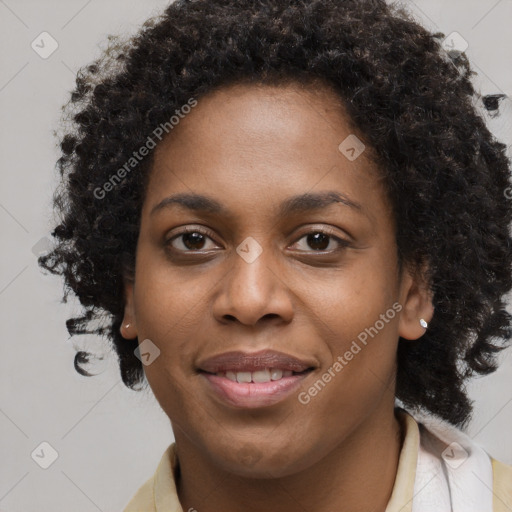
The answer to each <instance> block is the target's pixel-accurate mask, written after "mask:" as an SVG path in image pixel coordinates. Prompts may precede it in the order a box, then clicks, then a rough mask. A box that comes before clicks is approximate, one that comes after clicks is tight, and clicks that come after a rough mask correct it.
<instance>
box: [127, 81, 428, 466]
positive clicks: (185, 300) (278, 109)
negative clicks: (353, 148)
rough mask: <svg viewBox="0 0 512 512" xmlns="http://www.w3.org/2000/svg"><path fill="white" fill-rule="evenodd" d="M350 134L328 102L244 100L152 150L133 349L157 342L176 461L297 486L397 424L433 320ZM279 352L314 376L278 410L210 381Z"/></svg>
mask: <svg viewBox="0 0 512 512" xmlns="http://www.w3.org/2000/svg"><path fill="white" fill-rule="evenodd" d="M354 134H355V132H354V131H353V130H352V129H351V128H350V127H349V125H348V123H347V120H346V117H345V115H344V111H343V109H342V107H341V106H340V104H339V100H338V98H337V96H336V95H335V93H334V92H332V91H330V90H329V89H327V88H325V87H306V88H302V87H300V86H294V85H287V86H279V87H275V86H255V85H235V86H229V87H225V88H222V89H219V90H217V91H215V92H213V93H210V94H209V95H208V96H205V97H203V98H200V99H199V101H198V104H197V106H196V107H195V108H194V109H193V110H192V111H191V112H190V113H189V114H188V115H187V116H186V117H185V118H184V119H181V120H180V122H179V125H177V126H175V127H174V129H173V131H172V132H171V133H170V135H169V136H168V138H167V139H164V140H163V142H162V143H161V145H160V146H158V147H157V148H156V149H155V155H154V157H155V158H154V167H153V169H152V172H151V175H150V178H149V183H148V189H147V195H146V197H145V201H144V205H143V209H142V216H141V225H140V234H139V239H138V246H137V254H136V268H135V279H134V281H133V282H130V281H127V282H126V306H125V318H124V322H123V324H124V323H129V324H130V327H129V328H128V329H126V328H123V330H122V333H123V336H125V337H126V338H134V337H135V336H137V337H138V340H139V344H140V343H142V342H143V341H144V340H150V342H147V341H146V342H145V343H146V344H147V343H150V344H149V345H146V348H147V347H150V348H149V353H150V355H149V356H148V361H151V362H150V364H147V365H145V366H144V371H145V374H146V377H147V379H148V382H149V384H150V386H151V388H152V390H153V392H154V394H155V396H156V398H157V400H158V401H159V403H160V405H161V406H162V408H163V410H164V411H165V412H166V413H167V415H168V416H169V418H170V420H171V423H172V425H173V430H174V433H175V436H176V439H177V441H178V443H179V438H183V439H185V436H186V439H187V440H188V441H187V442H190V443H191V444H193V445H194V446H196V447H197V448H198V449H199V450H200V451H201V453H204V454H207V455H206V456H207V457H208V458H209V460H210V461H212V462H214V463H215V464H217V465H219V466H221V467H223V468H225V469H227V470H229V471H231V472H234V473H238V474H240V475H248V476H249V475H252V476H258V475H259V476H261V475H263V474H265V473H267V472H270V473H272V474H273V475H275V476H278V475H287V474H291V473H293V472H296V471H299V470H300V469H304V468H307V467H309V466H311V465H312V464H314V463H316V462H317V461H319V460H320V459H321V458H322V457H324V456H326V455H327V454H328V453H329V452H330V451H332V450H333V448H334V447H336V446H338V445H340V443H343V442H345V441H347V440H348V439H349V438H350V436H353V435H355V433H357V431H358V429H360V428H362V426H363V425H364V424H365V423H366V422H369V421H379V419H381V418H383V417H384V415H386V414H392V411H393V403H394V378H395V373H396V363H395V359H396V350H397V343H398V337H399V336H402V337H404V338H407V339H415V338H418V337H420V336H421V335H422V334H423V333H424V329H423V328H422V327H421V325H420V324H419V319H420V318H422V317H423V318H425V319H426V320H427V321H428V320H430V316H431V312H432V311H431V306H430V303H429V301H428V297H427V296H426V294H425V292H424V291H423V289H422V288H421V286H420V285H419V284H418V283H417V282H416V281H415V280H414V279H413V278H412V277H411V275H410V274H409V273H408V272H407V270H406V269H405V270H404V271H403V272H399V270H398V262H397V247H396V241H395V225H394V221H393V218H392V214H391V209H390V206H389V204H388V201H387V198H386V195H385V193H384V189H383V186H382V182H381V178H380V174H379V170H378V169H377V168H376V167H375V165H374V164H372V162H371V161H370V159H369V158H368V156H369V149H368V148H366V149H365V150H364V151H363V152H362V153H361V154H360V155H359V156H357V158H355V159H353V158H352V159H349V158H347V156H346V155H347V153H346V152H345V153H344V152H343V150H340V149H339V146H340V143H342V141H344V140H345V139H346V138H347V137H348V136H350V135H352V136H353V135H354ZM356 136H357V135H356ZM359 138H360V139H361V137H359ZM349 140H350V139H349ZM348 154H349V155H350V156H352V154H351V153H350V152H349V153H348ZM177 194H195V195H200V196H205V197H206V198H207V199H208V201H209V202H207V201H205V200H202V201H200V200H196V201H192V200H190V198H189V200H188V201H181V202H179V201H174V200H170V199H169V198H173V196H174V199H176V195H177ZM305 194H307V195H308V196H304V195H305ZM322 194H323V195H324V198H325V197H327V198H329V197H330V198H331V199H332V198H334V197H336V198H337V199H336V201H328V200H327V201H322V200H321V195H322ZM297 196H303V198H302V201H300V200H297V199H295V200H294V201H293V200H292V198H296V197H297ZM212 202H214V203H213V206H212ZM286 205H287V206H288V208H286V209H284V206H286ZM365 334H366V337H365ZM363 340H364V341H363ZM155 347H156V348H155ZM357 347H358V348H359V350H358V349H357ZM267 349H268V350H276V351H279V352H283V353H285V354H287V355H291V356H293V357H296V358H298V359H299V360H302V361H305V362H307V364H308V367H310V368H313V370H310V371H308V372H306V373H304V374H302V375H301V376H299V377H297V376H293V375H292V378H291V380H293V382H294V384H293V385H292V384H290V385H289V386H288V388H287V389H288V391H287V392H281V394H280V395H279V399H276V398H275V397H274V398H268V397H264V398H261V399H258V398H257V395H258V393H254V396H255V397H256V398H254V397H253V399H247V397H246V400H245V401H244V399H243V398H241V399H240V400H241V401H239V402H237V401H233V400H230V399H229V398H228V397H227V396H223V394H222V393H221V392H218V391H216V389H217V388H216V385H215V384H213V383H212V379H210V378H209V377H207V376H206V374H205V373H204V372H202V371H200V370H199V367H200V366H201V365H202V363H204V362H205V361H206V360H207V359H209V358H211V357H213V356H217V355H219V354H223V353H225V352H231V351H241V352H245V353H249V354H251V353H254V352H259V351H261V350H267ZM158 350H159V351H160V352H159V354H158V355H157V357H155V354H157V351H158ZM151 354H152V355H151ZM350 354H352V356H350ZM340 358H341V359H340ZM342 361H343V362H342ZM336 363H338V364H337V365H336ZM276 364H277V363H276ZM329 376H330V378H329ZM219 378H224V377H219ZM319 380H320V381H321V382H323V385H321V384H319V383H318V381H319ZM276 382H277V381H276ZM315 383H316V387H315ZM252 385H258V384H253V383H250V384H248V383H247V384H245V386H252ZM267 387H268V385H267ZM246 389H248V388H246ZM315 389H316V392H315ZM290 390H291V391H290ZM248 393H250V391H249V392H248ZM251 400H252V401H251ZM248 461H250V464H248V463H247V462H248Z"/></svg>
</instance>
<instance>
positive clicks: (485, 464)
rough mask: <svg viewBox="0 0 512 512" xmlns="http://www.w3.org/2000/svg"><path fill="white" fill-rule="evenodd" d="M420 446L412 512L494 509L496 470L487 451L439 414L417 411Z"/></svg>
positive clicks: (472, 511) (467, 511) (488, 510)
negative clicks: (438, 415) (433, 415)
mask: <svg viewBox="0 0 512 512" xmlns="http://www.w3.org/2000/svg"><path fill="white" fill-rule="evenodd" d="M414 418H415V419H416V421H417V422H418V424H419V429H420V446H419V451H418V464H417V469H416V479H415V482H414V497H413V504H412V512H492V510H493V492H492V489H493V471H492V463H491V458H490V457H489V455H488V454H487V452H486V451H485V450H484V449H483V448H482V447H481V446H480V445H479V444H478V443H476V442H475V441H473V440H472V439H471V438H470V437H469V436H468V435H466V434H465V433H464V432H462V431H461V430H459V429H457V428H456V427H454V426H453V425H451V424H450V423H448V422H445V421H443V420H440V419H438V418H432V417H430V416H422V415H418V414H414Z"/></svg>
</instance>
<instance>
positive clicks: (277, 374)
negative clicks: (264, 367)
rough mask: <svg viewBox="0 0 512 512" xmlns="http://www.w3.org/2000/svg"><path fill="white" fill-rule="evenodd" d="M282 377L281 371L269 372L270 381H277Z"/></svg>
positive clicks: (275, 369) (273, 369) (276, 369)
mask: <svg viewBox="0 0 512 512" xmlns="http://www.w3.org/2000/svg"><path fill="white" fill-rule="evenodd" d="M282 376H283V370H280V369H279V368H272V370H270V378H271V379H272V380H279V379H280V378H281V377H282Z"/></svg>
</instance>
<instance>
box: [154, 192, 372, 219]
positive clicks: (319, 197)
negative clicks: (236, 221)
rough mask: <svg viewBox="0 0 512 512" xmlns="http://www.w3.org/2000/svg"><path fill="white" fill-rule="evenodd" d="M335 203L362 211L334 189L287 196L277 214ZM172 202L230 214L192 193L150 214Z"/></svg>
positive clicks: (171, 198)
mask: <svg viewBox="0 0 512 512" xmlns="http://www.w3.org/2000/svg"><path fill="white" fill-rule="evenodd" d="M335 203H341V204H344V205H345V206H348V207H350V208H352V209H354V210H356V211H358V212H361V213H362V211H363V207H362V206H361V205H360V204H359V203H356V202H355V201H352V200H351V199H349V198H348V197H346V196H345V195H344V194H341V193H340V192H335V191H327V192H317V193H312V192H307V193H305V194H299V195H296V196H292V197H289V198H288V199H286V200H284V201H283V202H282V203H281V205H280V206H279V211H278V215H279V216H280V217H286V216H288V215H292V214H295V213H302V212H310V211H314V210H321V209H323V208H326V207H328V206H330V205H331V204H335ZM174 204H178V205H180V206H183V207H185V208H187V209H188V210H192V211H195V212H199V213H201V212H202V213H212V214H218V215H226V216H228V215H229V214H230V212H229V210H228V209H227V208H226V207H225V206H223V205H222V204H221V203H219V202H218V201H216V200H215V199H212V198H211V197H207V196H204V195H200V194H194V193H181V194H174V195H172V196H169V197H166V198H165V199H163V200H162V201H160V202H159V203H158V204H157V205H155V206H154V207H153V208H152V210H151V212H150V215H153V214H155V213H157V212H158V211H160V210H163V209H165V208H168V207H169V206H171V205H174Z"/></svg>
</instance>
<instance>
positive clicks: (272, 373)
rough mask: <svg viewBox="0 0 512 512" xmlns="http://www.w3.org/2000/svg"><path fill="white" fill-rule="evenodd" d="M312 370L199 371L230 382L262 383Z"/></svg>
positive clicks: (303, 373)
mask: <svg viewBox="0 0 512 512" xmlns="http://www.w3.org/2000/svg"><path fill="white" fill-rule="evenodd" d="M312 370H313V368H312V367H311V368H307V369H306V370H304V371H301V372H294V371H292V370H282V369H280V368H265V369H263V370H257V371H236V372H235V371H224V372H216V373H212V372H207V371H205V370H200V371H199V372H200V373H205V374H207V375H216V376H218V377H224V378H226V379H229V380H230V381H232V382H238V383H264V382H272V381H279V380H281V379H284V378H286V377H291V376H294V375H305V374H306V373H309V372H311V371H312Z"/></svg>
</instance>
